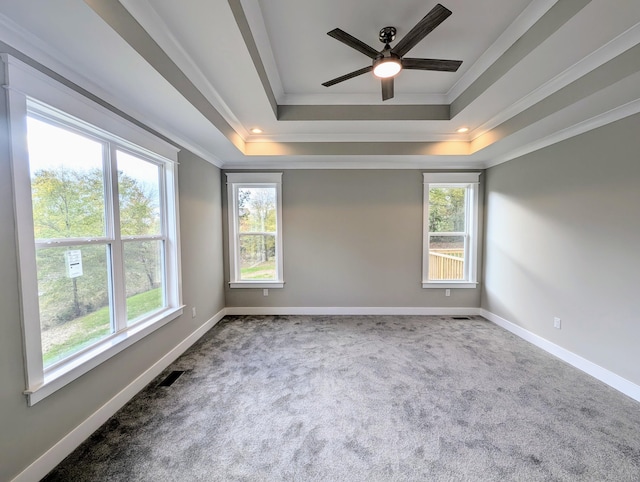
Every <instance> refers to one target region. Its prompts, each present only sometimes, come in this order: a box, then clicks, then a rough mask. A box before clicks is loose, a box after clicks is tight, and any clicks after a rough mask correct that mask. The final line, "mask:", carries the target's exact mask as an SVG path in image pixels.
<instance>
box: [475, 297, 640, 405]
mask: <svg viewBox="0 0 640 482" xmlns="http://www.w3.org/2000/svg"><path fill="white" fill-rule="evenodd" d="M479 311H480V315H482V316H483V317H485V318H486V319H487V320H489V321H491V322H492V323H495V324H496V325H498V326H500V327H502V328H504V329H505V330H507V331H510V332H511V333H513V334H514V335H516V336H519V337H520V338H522V339H523V340H525V341H528V342H529V343H531V344H533V345H535V346H537V347H538V348H542V349H543V350H544V351H546V352H547V353H550V354H551V355H553V356H555V357H558V358H560V359H561V360H562V361H564V362H567V363H568V364H569V365H572V366H574V367H575V368H577V369H578V370H581V371H583V372H584V373H586V374H587V375H591V376H592V377H594V378H596V379H598V380H600V381H601V382H603V383H606V384H607V385H609V386H610V387H612V388H615V389H616V390H618V391H619V392H622V393H624V394H625V395H627V396H629V397H631V398H633V399H634V400H637V401H639V402H640V385H636V384H635V383H633V382H630V381H629V380H627V379H626V378H622V377H621V376H620V375H617V374H615V373H613V372H612V371H609V370H607V369H606V368H602V367H601V366H600V365H596V364H595V363H593V362H591V361H589V360H587V359H586V358H582V357H581V356H580V355H576V354H575V353H573V352H571V351H569V350H567V349H566V348H563V347H561V346H559V345H556V344H555V343H552V342H550V341H549V340H547V339H546V338H542V337H541V336H539V335H536V334H535V333H532V332H530V331H529V330H527V329H525V328H522V327H521V326H518V325H516V324H515V323H512V322H511V321H508V320H506V319H504V318H502V317H500V316H498V315H496V314H494V313H491V312H490V311H487V310H485V309H484V308H481V309H480V310H479Z"/></svg>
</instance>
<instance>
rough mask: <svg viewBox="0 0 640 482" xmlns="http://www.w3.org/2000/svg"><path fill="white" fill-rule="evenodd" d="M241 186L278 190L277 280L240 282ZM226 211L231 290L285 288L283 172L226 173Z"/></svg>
mask: <svg viewBox="0 0 640 482" xmlns="http://www.w3.org/2000/svg"><path fill="white" fill-rule="evenodd" d="M242 187H275V189H276V261H277V262H276V279H275V280H256V281H247V280H241V279H240V263H239V262H238V257H239V254H240V253H239V250H238V243H239V230H238V202H237V200H238V196H237V192H238V189H239V188H242ZM227 210H228V220H229V277H230V281H229V287H230V288H284V278H283V259H282V173H281V172H229V173H227Z"/></svg>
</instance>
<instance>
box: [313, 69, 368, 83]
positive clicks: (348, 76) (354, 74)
mask: <svg viewBox="0 0 640 482" xmlns="http://www.w3.org/2000/svg"><path fill="white" fill-rule="evenodd" d="M372 70H373V65H370V66H369V67H365V68H363V69H359V70H354V71H353V72H349V73H348V74H345V75H342V76H340V77H336V78H335V79H331V80H328V81H326V82H323V83H322V85H324V86H325V87H331V86H332V85H335V84H338V83H340V82H344V81H345V80H349V79H353V78H354V77H357V76H358V75H362V74H366V73H367V72H371V71H372Z"/></svg>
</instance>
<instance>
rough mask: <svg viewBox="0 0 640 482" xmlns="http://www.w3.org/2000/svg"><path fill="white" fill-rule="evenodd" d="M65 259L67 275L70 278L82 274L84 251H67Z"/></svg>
mask: <svg viewBox="0 0 640 482" xmlns="http://www.w3.org/2000/svg"><path fill="white" fill-rule="evenodd" d="M64 259H65V262H66V263H67V276H68V277H69V278H77V277H78V276H82V252H81V251H80V250H79V249H74V250H73V251H66V252H65V253H64Z"/></svg>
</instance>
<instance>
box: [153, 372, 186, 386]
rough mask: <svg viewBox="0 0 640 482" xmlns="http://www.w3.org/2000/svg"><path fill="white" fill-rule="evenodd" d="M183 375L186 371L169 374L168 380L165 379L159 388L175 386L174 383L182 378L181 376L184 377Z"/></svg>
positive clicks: (159, 384)
mask: <svg viewBox="0 0 640 482" xmlns="http://www.w3.org/2000/svg"><path fill="white" fill-rule="evenodd" d="M183 373H184V370H183V371H173V372H171V373H169V375H167V378H165V379H164V380H162V381H161V382H160V383H158V386H159V387H170V386H171V385H173V382H175V381H176V380H177V379H178V378H180V375H182V374H183Z"/></svg>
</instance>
